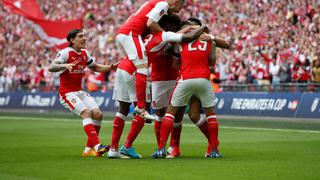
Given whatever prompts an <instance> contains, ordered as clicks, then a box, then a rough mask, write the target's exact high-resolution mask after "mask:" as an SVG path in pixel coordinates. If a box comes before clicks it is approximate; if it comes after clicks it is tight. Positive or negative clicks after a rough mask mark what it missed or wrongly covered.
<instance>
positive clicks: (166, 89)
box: [151, 80, 177, 109]
mask: <svg viewBox="0 0 320 180" xmlns="http://www.w3.org/2000/svg"><path fill="white" fill-rule="evenodd" d="M176 82H177V81H176V80H171V81H153V82H151V92H152V108H153V109H162V108H164V107H168V105H169V99H170V96H171V93H172V90H173V88H174V85H175V84H176Z"/></svg>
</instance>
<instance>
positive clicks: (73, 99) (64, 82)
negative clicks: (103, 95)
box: [49, 29, 117, 156]
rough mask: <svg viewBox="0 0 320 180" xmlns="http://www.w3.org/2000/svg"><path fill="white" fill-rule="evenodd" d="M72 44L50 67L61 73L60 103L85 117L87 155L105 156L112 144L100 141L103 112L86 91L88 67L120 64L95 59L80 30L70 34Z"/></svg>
mask: <svg viewBox="0 0 320 180" xmlns="http://www.w3.org/2000/svg"><path fill="white" fill-rule="evenodd" d="M67 40H68V42H69V46H68V47H67V48H65V49H63V50H61V51H60V52H59V53H58V54H57V56H56V58H55V59H54V60H53V62H52V63H51V64H50V66H49V71H50V72H60V87H59V97H60V103H61V104H62V105H63V106H64V107H66V108H67V109H69V110H70V111H71V112H73V113H74V114H76V115H78V116H80V117H81V119H82V124H83V128H84V131H85V133H86V134H87V136H88V140H87V144H86V147H85V149H84V151H83V154H82V155H83V156H92V155H94V156H102V154H103V153H105V152H106V151H107V150H108V148H109V147H108V146H104V145H102V144H101V143H100V140H99V137H98V134H99V131H100V127H101V120H102V112H101V111H100V109H99V106H98V105H97V104H96V102H95V101H94V99H93V98H92V97H91V96H90V94H88V93H87V92H85V91H83V90H82V85H81V84H82V79H83V75H84V69H85V68H86V67H88V68H90V69H91V70H93V71H96V72H108V71H111V70H113V69H115V68H116V67H117V64H111V65H102V64H98V63H96V62H95V60H94V58H93V57H91V55H90V54H89V52H88V51H87V50H85V49H84V48H85V44H86V38H85V34H84V33H83V31H82V30H80V29H73V30H71V31H70V32H69V33H68V36H67Z"/></svg>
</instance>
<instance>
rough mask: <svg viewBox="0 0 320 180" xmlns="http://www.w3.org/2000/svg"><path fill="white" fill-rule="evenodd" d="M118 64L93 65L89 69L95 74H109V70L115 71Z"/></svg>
mask: <svg viewBox="0 0 320 180" xmlns="http://www.w3.org/2000/svg"><path fill="white" fill-rule="evenodd" d="M118 64H119V63H114V64H97V63H95V64H94V65H93V66H90V67H89V68H90V69H91V70H92V71H95V72H109V71H111V70H115V69H117V67H118Z"/></svg>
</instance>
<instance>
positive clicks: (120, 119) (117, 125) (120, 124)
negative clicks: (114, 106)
mask: <svg viewBox="0 0 320 180" xmlns="http://www.w3.org/2000/svg"><path fill="white" fill-rule="evenodd" d="M126 118H127V116H125V115H123V114H121V113H119V112H117V114H116V116H115V117H114V120H113V128H112V139H111V149H114V150H118V148H119V140H120V138H121V134H122V131H123V128H124V125H125V120H126Z"/></svg>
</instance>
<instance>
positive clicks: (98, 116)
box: [92, 110, 103, 121]
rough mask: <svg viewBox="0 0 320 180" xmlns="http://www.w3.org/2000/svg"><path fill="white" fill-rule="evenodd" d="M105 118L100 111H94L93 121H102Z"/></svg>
mask: <svg viewBox="0 0 320 180" xmlns="http://www.w3.org/2000/svg"><path fill="white" fill-rule="evenodd" d="M102 118H103V113H102V112H101V111H100V110H95V111H92V119H94V120H98V121H101V120H102Z"/></svg>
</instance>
